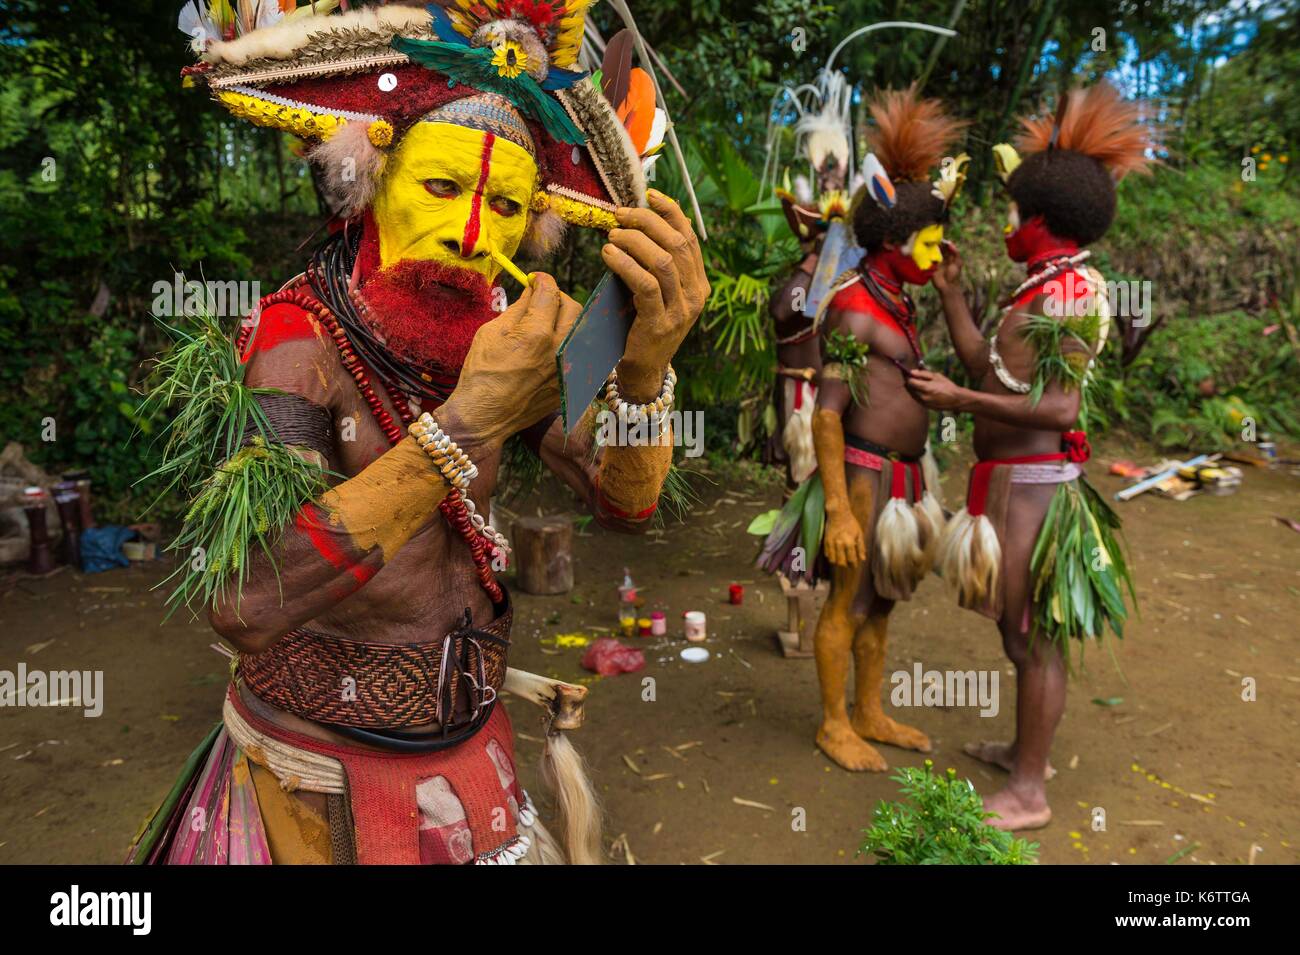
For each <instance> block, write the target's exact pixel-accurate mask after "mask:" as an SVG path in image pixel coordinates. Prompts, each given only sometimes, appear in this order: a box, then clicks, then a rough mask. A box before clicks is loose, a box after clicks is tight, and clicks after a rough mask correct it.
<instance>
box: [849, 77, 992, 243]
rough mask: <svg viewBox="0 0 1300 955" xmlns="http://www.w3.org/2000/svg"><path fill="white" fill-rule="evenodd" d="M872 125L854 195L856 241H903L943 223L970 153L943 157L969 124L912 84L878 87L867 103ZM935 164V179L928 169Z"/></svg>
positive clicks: (957, 189) (963, 178)
mask: <svg viewBox="0 0 1300 955" xmlns="http://www.w3.org/2000/svg"><path fill="white" fill-rule="evenodd" d="M868 109H869V111H870V113H871V117H872V119H873V120H875V125H874V126H873V127H872V128H871V129H869V130H868V131H867V135H866V140H867V146H868V148H869V149H870V150H871V152H870V153H868V154H867V156H866V158H865V159H864V160H863V163H862V172H863V176H864V177H865V182H864V185H863V188H862V189H860V190H859V191H858V193H857V195H856V196H855V197H854V202H853V225H854V231H855V232H856V233H857V238H858V243H859V244H860V245H861V246H862V247H863V248H865V249H873V248H875V247H877V246H878V245H879V244H880V243H881V242H883V241H886V240H889V241H892V242H899V243H901V242H903V241H905V240H906V238H907V237H908V236H909V235H911V234H912V233H913V232H915V231H917V230H918V229H921V228H923V227H925V226H926V225H929V224H931V223H936V222H942V221H943V220H944V218H945V216H946V215H947V210H948V207H949V205H951V203H952V201H953V200H954V199H955V198H956V197H957V194H958V192H959V191H960V189H961V186H962V183H963V182H964V181H965V178H966V165H967V163H968V162H969V161H970V157H968V156H966V155H965V154H962V155H960V156H957V157H956V158H947V157H949V154H950V152H951V150H952V148H953V147H954V146H955V145H956V144H957V142H958V140H959V139H960V138H961V134H962V131H963V130H964V129H965V128H966V126H967V125H968V124H967V123H966V122H965V121H964V120H959V119H955V118H953V117H952V116H951V115H949V113H948V112H947V110H946V109H944V106H943V104H942V103H941V102H940V101H939V100H937V99H921V97H920V94H919V93H918V91H917V88H916V86H915V85H912V86H910V87H908V88H907V89H904V90H882V91H877V93H876V94H875V95H874V96H873V97H872V98H871V101H870V103H869V104H868ZM936 167H939V168H940V170H941V171H940V177H939V179H938V180H937V181H935V182H931V181H930V178H929V177H930V171H931V170H932V169H935V168H936Z"/></svg>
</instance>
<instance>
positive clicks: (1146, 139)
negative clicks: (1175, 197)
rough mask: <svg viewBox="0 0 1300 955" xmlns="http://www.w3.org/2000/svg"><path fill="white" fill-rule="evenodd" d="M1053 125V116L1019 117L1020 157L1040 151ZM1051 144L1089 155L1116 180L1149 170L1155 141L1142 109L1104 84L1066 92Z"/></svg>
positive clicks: (1018, 142)
mask: <svg viewBox="0 0 1300 955" xmlns="http://www.w3.org/2000/svg"><path fill="white" fill-rule="evenodd" d="M1053 125H1054V116H1053V113H1051V112H1048V111H1046V110H1044V112H1043V114H1042V115H1040V116H1032V117H1031V116H1026V117H1022V118H1021V120H1020V126H1021V133H1020V135H1019V136H1018V137H1017V138H1016V149H1017V150H1019V151H1020V152H1021V153H1025V154H1028V153H1036V152H1042V151H1043V150H1045V149H1046V148H1047V147H1048V144H1049V143H1050V142H1051V140H1052V127H1053ZM1056 145H1057V148H1059V149H1069V150H1072V151H1073V152H1077V153H1083V154H1084V155H1085V156H1091V157H1092V158H1093V159H1095V160H1097V161H1098V162H1099V163H1101V164H1102V165H1103V166H1105V167H1106V168H1107V169H1109V170H1110V173H1111V175H1112V176H1114V177H1115V179H1116V181H1118V180H1120V179H1123V178H1124V177H1125V176H1126V175H1128V174H1129V173H1131V172H1139V173H1149V172H1150V171H1151V170H1150V168H1149V167H1150V163H1151V160H1150V159H1148V158H1147V150H1149V149H1150V148H1152V147H1153V146H1154V145H1155V136H1154V135H1153V134H1152V132H1151V129H1150V127H1148V126H1147V125H1145V124H1144V123H1143V122H1142V109H1141V106H1140V105H1139V104H1138V103H1135V102H1133V101H1131V100H1125V99H1121V98H1120V95H1119V91H1118V90H1116V89H1115V87H1113V86H1111V85H1110V84H1109V83H1107V82H1106V81H1105V80H1103V81H1101V82H1100V83H1097V84H1095V85H1093V86H1090V87H1088V88H1087V89H1076V90H1074V91H1073V92H1071V93H1070V98H1069V101H1068V102H1067V103H1066V105H1065V115H1064V116H1063V117H1061V131H1060V133H1059V135H1058V136H1057V139H1056Z"/></svg>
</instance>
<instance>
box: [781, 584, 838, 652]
mask: <svg viewBox="0 0 1300 955" xmlns="http://www.w3.org/2000/svg"><path fill="white" fill-rule="evenodd" d="M778 579H779V580H780V581H781V593H783V594H784V595H785V600H786V612H787V614H788V617H787V618H786V627H787V629H785V630H778V631H777V632H776V642H777V645H778V646H780V648H781V653H782V654H783V655H784V656H786V657H810V656H812V655H813V634H814V632H815V631H816V629H817V608H816V600H815V598H816V597H817V595H819V594H824V593H826V591H828V590H829V589H830V584H829V583H827V582H826V581H824V580H823V581H819V582H818V584H817V586H816V587H812V586H810V585H809V584H808V583H807V582H806V581H800V582H799V583H797V584H792V583H790V581H789V580H787V579H786V578H785V577H784V576H780V577H779V578H778Z"/></svg>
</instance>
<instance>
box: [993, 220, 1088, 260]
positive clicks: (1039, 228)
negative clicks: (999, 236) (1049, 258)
mask: <svg viewBox="0 0 1300 955" xmlns="http://www.w3.org/2000/svg"><path fill="white" fill-rule="evenodd" d="M1006 243H1007V255H1008V256H1010V257H1011V261H1012V262H1028V261H1029V260H1030V259H1036V258H1039V257H1040V256H1042V255H1044V254H1045V253H1048V252H1052V251H1055V250H1058V249H1067V247H1068V249H1074V248H1077V245H1076V243H1074V242H1071V241H1069V240H1068V239H1062V238H1059V237H1058V236H1055V235H1052V233H1051V232H1050V231H1049V230H1048V228H1047V222H1046V220H1045V219H1043V217H1042V216H1034V217H1033V218H1032V219H1030V220H1029V221H1028V222H1024V223H1021V225H1020V228H1018V229H1017V230H1016V231H1015V232H1012V233H1011V234H1010V235H1008V236H1007V237H1006Z"/></svg>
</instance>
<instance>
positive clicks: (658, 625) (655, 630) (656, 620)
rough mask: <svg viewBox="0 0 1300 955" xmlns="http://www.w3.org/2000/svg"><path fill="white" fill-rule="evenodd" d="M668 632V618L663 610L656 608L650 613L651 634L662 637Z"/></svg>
mask: <svg viewBox="0 0 1300 955" xmlns="http://www.w3.org/2000/svg"><path fill="white" fill-rule="evenodd" d="M666 633H668V618H667V616H665V615H664V612H663V611H662V610H656V611H654V612H653V613H652V614H650V635H651V636H653V637H662V636H664V635H665V634H666Z"/></svg>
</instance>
